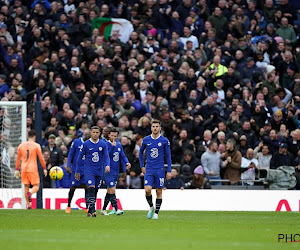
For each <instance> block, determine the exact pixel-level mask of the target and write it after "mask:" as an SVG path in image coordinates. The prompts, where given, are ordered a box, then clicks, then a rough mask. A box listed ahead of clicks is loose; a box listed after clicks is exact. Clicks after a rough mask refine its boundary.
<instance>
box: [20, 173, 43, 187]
mask: <svg viewBox="0 0 300 250" xmlns="http://www.w3.org/2000/svg"><path fill="white" fill-rule="evenodd" d="M21 178H22V183H23V184H24V185H29V184H31V185H38V184H40V176H39V172H38V171H34V172H22V171H21Z"/></svg>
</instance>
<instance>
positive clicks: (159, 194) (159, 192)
mask: <svg viewBox="0 0 300 250" xmlns="http://www.w3.org/2000/svg"><path fill="white" fill-rule="evenodd" d="M161 203H162V188H157V189H156V207H155V213H154V215H153V217H152V219H153V220H157V219H158V213H159V210H160V206H161Z"/></svg>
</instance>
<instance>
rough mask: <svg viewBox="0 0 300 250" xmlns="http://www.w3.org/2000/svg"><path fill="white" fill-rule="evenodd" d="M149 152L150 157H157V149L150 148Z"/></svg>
mask: <svg viewBox="0 0 300 250" xmlns="http://www.w3.org/2000/svg"><path fill="white" fill-rule="evenodd" d="M150 151H151V154H150V156H151V157H152V158H156V157H158V149H157V148H151V150H150Z"/></svg>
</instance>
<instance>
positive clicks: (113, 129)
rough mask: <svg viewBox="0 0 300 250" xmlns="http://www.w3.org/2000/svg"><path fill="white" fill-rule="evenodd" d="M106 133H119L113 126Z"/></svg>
mask: <svg viewBox="0 0 300 250" xmlns="http://www.w3.org/2000/svg"><path fill="white" fill-rule="evenodd" d="M108 133H109V134H110V133H118V134H119V131H118V130H117V129H116V128H115V127H113V128H111V129H110V130H109V132H108Z"/></svg>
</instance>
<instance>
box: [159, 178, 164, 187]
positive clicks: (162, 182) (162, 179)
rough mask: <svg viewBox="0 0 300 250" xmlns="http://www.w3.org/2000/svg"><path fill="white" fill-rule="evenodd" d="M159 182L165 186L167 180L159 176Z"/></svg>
mask: <svg viewBox="0 0 300 250" xmlns="http://www.w3.org/2000/svg"><path fill="white" fill-rule="evenodd" d="M159 182H160V185H161V186H163V185H164V182H165V179H164V178H159Z"/></svg>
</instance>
